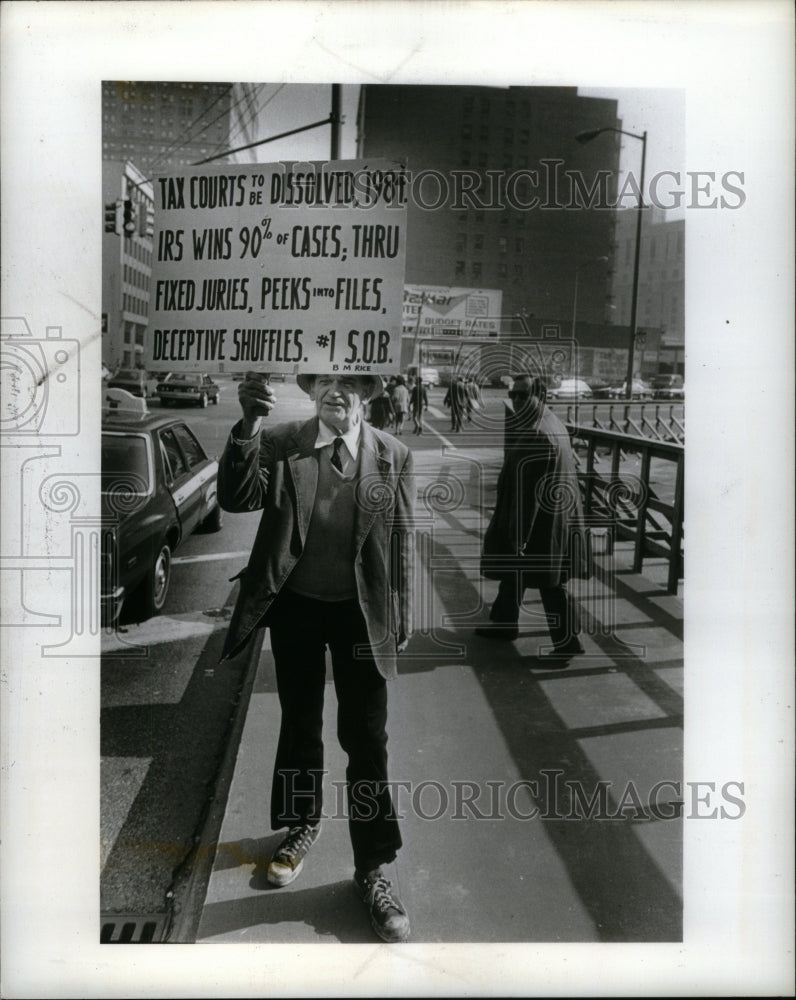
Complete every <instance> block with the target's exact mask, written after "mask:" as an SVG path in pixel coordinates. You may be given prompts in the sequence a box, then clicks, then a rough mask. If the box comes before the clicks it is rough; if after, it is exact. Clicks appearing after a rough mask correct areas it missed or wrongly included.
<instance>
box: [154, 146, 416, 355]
mask: <svg viewBox="0 0 796 1000" xmlns="http://www.w3.org/2000/svg"><path fill="white" fill-rule="evenodd" d="M153 186H154V198H155V225H154V234H153V253H152V257H153V263H152V286H151V295H150V324H149V336H148V343H147V348H146V350H147V353H148V357H147V362H146V367H147V368H148V369H150V370H151V371H180V372H190V371H194V372H196V371H218V372H238V371H248V370H256V371H262V372H295V373H297V374H299V373H301V372H334V371H350V372H371V373H381V374H388V373H391V372H396V371H398V370H399V366H400V343H401V309H402V298H403V283H404V261H405V255H406V202H407V191H408V181H407V178H406V173H405V167H404V165H403V164H400V163H396V162H391V161H387V160H367V161H365V160H335V161H330V162H313V163H303V164H299V163H288V162H284V163H271V164H246V165H227V166H222V167H212V168H209V167H189V168H186V167H180V168H175V169H173V170H170V171H168V172H166V173H160V174H156V175H155V177H154V179H153Z"/></svg>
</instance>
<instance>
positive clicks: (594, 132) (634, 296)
mask: <svg viewBox="0 0 796 1000" xmlns="http://www.w3.org/2000/svg"><path fill="white" fill-rule="evenodd" d="M603 132H618V133H619V134H620V135H627V136H630V138H631V139H638V140H639V142H640V143H641V177H640V182H639V188H638V207H637V208H636V254H635V259H634V261H633V290H632V292H631V297H630V337H629V340H628V345H627V377H626V380H625V395H626V396H627V398H628V399H632V398H633V369H634V367H635V351H636V317H637V315H638V276H639V263H640V261H641V218H642V215H643V214H644V212H643V210H644V166H645V162H646V159H647V133H646V131H644V132H643V133H642V134H641V135H636V133H635V132H625V130H624V129H621V128H614V126H612V125H606V126H605V127H604V128H596V129H589V130H588V131H586V132H579V133H578V134H577V135H576V136H575V141H576V142H579V143H581V145H583V144H585V143H587V142H591V141H592V139H596V138H597V136H598V135H601V134H602V133H603Z"/></svg>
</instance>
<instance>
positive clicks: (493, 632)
mask: <svg viewBox="0 0 796 1000" xmlns="http://www.w3.org/2000/svg"><path fill="white" fill-rule="evenodd" d="M475 634H476V635H477V636H480V637H481V638H482V639H503V641H504V642H514V640H515V639H517V638H518V637H519V634H520V630H519V628H518V626H516V625H511V624H508V623H507V624H505V625H499V624H498V623H497V622H492V623H491V624H490V625H482V626H481V627H480V628H477V629H476V630H475Z"/></svg>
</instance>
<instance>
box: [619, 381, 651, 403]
mask: <svg viewBox="0 0 796 1000" xmlns="http://www.w3.org/2000/svg"><path fill="white" fill-rule="evenodd" d="M651 397H652V390H651V389H650V387H649V386H648V385H647V383H646V382H642V381H641V379H640V378H634V379H633V387H632V397H631V398H632V399H650V398H651ZM609 398H610V399H627V382H626V381H625V382H623V383H622V384H621V385H616V386H614V387H613V388H612V389H611V390H610V392H609Z"/></svg>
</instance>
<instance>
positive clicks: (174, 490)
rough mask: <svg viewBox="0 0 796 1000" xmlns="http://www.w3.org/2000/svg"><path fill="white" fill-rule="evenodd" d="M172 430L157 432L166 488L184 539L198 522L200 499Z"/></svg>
mask: <svg viewBox="0 0 796 1000" xmlns="http://www.w3.org/2000/svg"><path fill="white" fill-rule="evenodd" d="M174 430H175V428H174V426H171V427H167V428H164V429H163V430H161V431H160V432H159V438H160V444H161V448H162V449H163V458H164V461H163V465H164V467H165V469H166V486H167V487H168V490H169V493H170V494H171V498H172V500H173V501H174V506H175V508H176V510H177V516H178V518H179V521H180V528H181V533H182V536H183V538H184V537H185V536H186V535H188V534H190V533H191V531H193V529H194V527H195V526H196V524H197V523H198V521H199V517H200V515H201V509H200V502H201V498H200V496H199V494H198V493H197V491H196V490H195V489H194V486H193V484H192V482H191V479H192V476H191V470H190V468H189V466H188V462H187V461H186V458H185V456H184V455H183V453H182V448H180V445H179V443H178V441H177V436H176V434H175V433H174Z"/></svg>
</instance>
